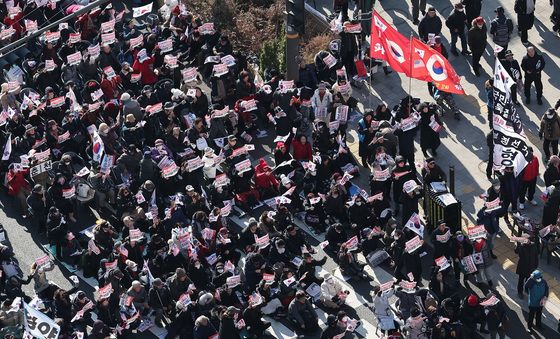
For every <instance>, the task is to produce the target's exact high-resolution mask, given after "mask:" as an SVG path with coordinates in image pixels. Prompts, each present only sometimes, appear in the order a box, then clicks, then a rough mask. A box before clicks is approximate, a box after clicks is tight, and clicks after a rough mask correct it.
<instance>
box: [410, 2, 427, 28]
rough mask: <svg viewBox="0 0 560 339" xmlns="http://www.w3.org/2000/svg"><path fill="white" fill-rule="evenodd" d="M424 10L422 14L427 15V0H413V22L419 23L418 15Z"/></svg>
mask: <svg viewBox="0 0 560 339" xmlns="http://www.w3.org/2000/svg"><path fill="white" fill-rule="evenodd" d="M418 12H422V15H426V0H412V23H413V24H415V25H418V23H419V21H418V16H419V13H418Z"/></svg>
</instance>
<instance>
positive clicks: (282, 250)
mask: <svg viewBox="0 0 560 339" xmlns="http://www.w3.org/2000/svg"><path fill="white" fill-rule="evenodd" d="M284 252H286V249H285V248H284V247H282V248H279V249H278V253H279V254H282V253H284Z"/></svg>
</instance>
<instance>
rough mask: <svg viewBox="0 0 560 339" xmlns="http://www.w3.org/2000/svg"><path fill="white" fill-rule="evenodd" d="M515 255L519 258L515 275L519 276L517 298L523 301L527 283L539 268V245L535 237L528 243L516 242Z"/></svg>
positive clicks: (528, 240)
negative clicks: (524, 288)
mask: <svg viewBox="0 0 560 339" xmlns="http://www.w3.org/2000/svg"><path fill="white" fill-rule="evenodd" d="M515 253H517V255H518V256H519V260H518V261H517V268H516V269H515V273H517V275H518V276H519V280H518V281H517V296H518V297H519V298H520V299H523V287H524V285H525V281H526V280H527V279H528V278H529V276H530V275H531V273H532V272H533V271H534V270H536V269H537V267H538V266H539V245H538V244H537V243H536V242H535V237H531V238H527V241H526V242H516V246H515Z"/></svg>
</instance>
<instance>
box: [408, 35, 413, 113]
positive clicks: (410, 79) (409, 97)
mask: <svg viewBox="0 0 560 339" xmlns="http://www.w3.org/2000/svg"><path fill="white" fill-rule="evenodd" d="M409 44H410V68H409V69H410V74H409V75H408V115H409V116H410V113H412V112H411V110H412V66H413V65H412V63H413V62H412V59H413V58H412V32H410V41H409Z"/></svg>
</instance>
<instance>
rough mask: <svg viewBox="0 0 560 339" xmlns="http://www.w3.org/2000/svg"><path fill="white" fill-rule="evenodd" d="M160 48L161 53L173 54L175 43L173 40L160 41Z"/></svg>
mask: <svg viewBox="0 0 560 339" xmlns="http://www.w3.org/2000/svg"><path fill="white" fill-rule="evenodd" d="M158 48H159V49H160V51H161V53H167V52H171V51H172V50H173V41H172V40H171V38H169V39H166V40H163V41H159V42H158Z"/></svg>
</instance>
